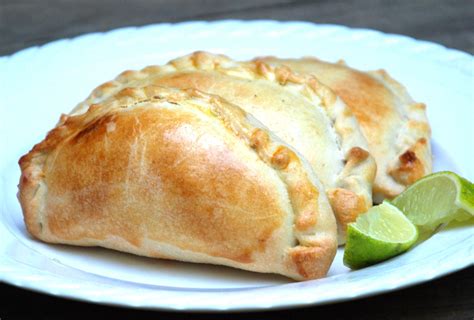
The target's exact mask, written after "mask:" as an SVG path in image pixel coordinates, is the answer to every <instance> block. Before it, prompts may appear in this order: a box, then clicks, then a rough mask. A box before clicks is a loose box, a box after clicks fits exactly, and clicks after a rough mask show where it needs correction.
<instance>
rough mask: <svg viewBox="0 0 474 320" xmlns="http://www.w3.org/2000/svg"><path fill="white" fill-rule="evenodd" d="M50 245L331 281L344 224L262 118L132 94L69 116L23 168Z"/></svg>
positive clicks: (27, 209) (212, 100)
mask: <svg viewBox="0 0 474 320" xmlns="http://www.w3.org/2000/svg"><path fill="white" fill-rule="evenodd" d="M20 166H21V170H22V176H21V179H20V185H19V200H20V203H21V206H22V209H23V212H24V217H25V222H26V226H27V228H28V231H29V232H30V233H31V234H32V235H34V236H35V237H36V238H38V239H41V240H43V241H46V242H52V243H65V244H72V245H80V246H102V247H106V248H111V249H115V250H120V251H125V252H130V253H134V254H138V255H143V256H149V257H159V258H166V259H175V260H183V261H190V262H200V263H212V264H220V265H227V266H232V267H236V268H241V269H246V270H251V271H258V272H267V273H278V274H282V275H285V276H288V277H291V278H293V279H296V280H305V279H314V278H319V277H323V276H324V275H325V274H326V273H327V270H328V269H329V267H330V265H331V262H332V260H333V258H334V256H335V253H336V249H337V239H336V238H337V231H336V230H337V229H336V222H335V219H334V216H333V213H332V210H331V207H330V204H329V201H328V199H327V197H326V195H325V193H324V192H323V190H324V189H323V188H322V185H321V184H320V182H319V181H318V179H317V178H316V176H315V175H314V174H313V172H312V169H311V167H310V165H309V164H308V163H307V162H306V160H305V159H304V158H302V157H301V156H299V155H298V153H297V152H296V151H295V150H293V149H292V148H291V147H290V146H287V145H286V144H285V143H284V142H282V141H281V140H279V139H278V138H277V137H276V136H274V135H273V134H272V133H271V132H269V131H268V130H267V129H266V128H265V127H264V126H263V125H262V124H261V123H260V122H258V121H257V120H256V119H255V118H253V117H252V116H251V115H250V114H247V113H245V112H244V111H243V110H241V109H240V108H238V107H237V106H234V105H231V104H229V103H228V102H226V101H225V100H223V99H221V98H219V97H217V96H210V95H207V94H204V93H201V92H199V91H197V90H185V91H184V90H176V89H166V88H162V87H156V86H148V87H143V88H125V89H122V90H120V91H119V92H118V93H116V94H115V95H112V96H111V97H109V98H108V99H106V100H104V101H102V102H101V103H100V104H98V105H92V106H91V107H90V108H89V109H88V110H87V111H86V112H85V113H82V114H80V115H75V116H62V117H61V120H60V122H59V124H58V125H57V127H56V128H55V129H53V130H52V131H51V132H49V134H48V135H47V137H46V138H45V140H44V141H42V142H41V143H39V144H37V145H36V146H35V147H34V148H33V149H32V150H31V151H30V152H29V153H28V154H27V155H25V156H23V157H22V158H21V159H20Z"/></svg>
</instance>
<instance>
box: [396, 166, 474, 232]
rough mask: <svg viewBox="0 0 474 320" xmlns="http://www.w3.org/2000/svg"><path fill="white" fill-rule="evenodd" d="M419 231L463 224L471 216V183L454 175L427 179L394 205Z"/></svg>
mask: <svg viewBox="0 0 474 320" xmlns="http://www.w3.org/2000/svg"><path fill="white" fill-rule="evenodd" d="M392 203H393V204H394V205H395V206H397V207H398V208H399V209H400V210H402V211H403V212H404V213H405V215H406V216H407V217H408V219H410V220H411V221H412V222H413V223H414V224H415V225H416V226H418V228H419V229H420V231H422V232H432V231H433V230H434V229H436V228H437V227H438V226H439V225H440V224H443V223H449V222H450V221H453V220H456V221H464V220H467V219H469V218H470V217H473V216H474V184H472V183H471V182H469V181H467V180H466V179H464V178H462V177H460V176H458V175H457V174H455V173H453V172H448V171H444V172H438V173H434V174H431V175H429V176H426V177H424V178H422V179H420V180H418V181H417V182H415V183H414V184H413V185H411V186H410V187H409V188H408V189H406V190H405V191H404V192H403V193H401V194H400V195H399V196H398V197H396V198H395V199H394V200H393V202H392Z"/></svg>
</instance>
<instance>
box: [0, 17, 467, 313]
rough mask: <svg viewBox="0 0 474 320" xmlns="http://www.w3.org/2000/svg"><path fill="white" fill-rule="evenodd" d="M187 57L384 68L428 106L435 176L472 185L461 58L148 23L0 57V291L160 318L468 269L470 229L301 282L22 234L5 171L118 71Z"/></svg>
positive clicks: (267, 304)
mask: <svg viewBox="0 0 474 320" xmlns="http://www.w3.org/2000/svg"><path fill="white" fill-rule="evenodd" d="M195 50H208V51H212V52H221V53H225V54H227V55H230V56H231V57H233V58H236V59H248V58H252V57H254V56H258V55H277V56H281V57H298V56H304V55H316V56H318V57H320V58H323V59H326V60H330V61H335V60H337V59H340V58H343V59H345V60H346V61H347V63H349V65H351V66H354V67H356V68H360V69H377V68H384V69H386V70H388V71H389V73H390V74H391V75H393V76H394V77H395V78H396V79H398V80H400V81H401V82H402V83H404V84H405V85H406V86H407V87H408V88H409V91H410V93H411V94H412V95H413V97H414V98H415V100H417V101H423V102H425V103H427V105H428V114H429V118H430V121H431V124H432V128H433V147H434V154H435V168H436V170H441V169H450V170H453V171H456V172H458V173H460V174H462V175H464V176H465V177H467V178H469V179H470V180H473V178H474V171H473V169H474V168H473V166H472V159H474V154H473V152H474V148H473V145H472V141H473V138H474V132H473V129H472V126H471V125H472V122H473V120H474V108H473V107H474V106H473V86H472V84H473V75H472V73H473V57H472V56H471V55H468V54H466V53H462V52H460V51H455V50H450V49H446V48H444V47H442V46H440V45H437V44H433V43H428V42H422V41H416V40H413V39H410V38H407V37H403V36H397V35H386V34H382V33H380V32H376V31H370V30H361V29H348V28H345V27H340V26H332V25H315V24H310V23H301V22H288V23H280V22H274V21H253V22H241V21H221V22H213V23H206V22H190V23H180V24H159V25H152V26H147V27H141V28H125V29H119V30H116V31H112V32H107V33H97V34H89V35H85V36H81V37H78V38H75V39H72V40H60V41H55V42H53V43H50V44H47V45H45V46H42V47H35V48H30V49H26V50H23V51H21V52H18V53H16V54H14V55H13V56H10V57H3V58H0V121H1V126H0V176H1V180H0V280H2V281H5V282H7V283H10V284H14V285H17V286H20V287H25V288H29V289H33V290H37V291H41V292H45V293H49V294H53V295H59V296H63V297H70V298H74V299H80V300H85V301H92V302H98V303H105V304H116V305H122V306H131V307H139V308H151V309H166V310H208V311H209V310H213V311H219V310H264V309H273V308H284V307H293V306H304V305H315V304H323V303H329V302H336V301H343V300H349V299H354V298H358V297H363V296H369V295H374V294H378V293H382V292H387V291H390V290H394V289H398V288H401V287H405V286H409V285H413V284H416V283H420V282H424V281H428V280H430V279H433V278H436V277H439V276H441V275H444V274H447V273H450V272H454V271H456V270H459V269H461V268H464V267H466V266H468V265H471V264H473V262H474V253H473V251H474V250H473V245H474V241H473V233H474V232H473V227H472V226H471V227H463V228H458V229H455V230H446V231H443V232H440V233H438V234H436V235H435V236H433V237H432V238H431V239H430V240H428V241H426V242H424V243H422V244H421V245H419V246H417V247H415V248H414V249H413V250H411V251H410V252H408V253H406V254H403V255H401V256H399V257H396V258H394V259H391V260H389V261H386V262H384V263H381V264H378V265H375V266H372V267H369V268H366V269H363V270H360V271H354V272H350V271H349V270H348V269H347V268H345V267H344V266H343V265H342V250H341V249H340V250H339V252H338V255H337V257H336V259H335V262H334V264H333V266H332V268H331V270H330V272H329V275H328V277H327V278H325V279H321V280H315V281H307V282H301V283H295V282H291V281H289V280H287V279H285V278H283V277H279V276H272V275H261V274H256V273H250V272H245V271H239V270H234V269H230V268H226V267H218V266H208V265H195V264H187V263H180V262H173V261H162V260H154V259H148V258H141V257H137V256H132V255H128V254H123V253H119V252H113V251H108V250H105V249H98V248H76V247H68V246H59V245H48V244H43V243H40V242H37V241H35V240H33V239H32V238H31V237H30V236H29V235H28V234H27V232H26V230H25V227H24V225H23V221H22V214H21V209H20V206H19V204H18V201H17V200H16V191H17V189H16V185H17V182H18V178H19V176H20V171H19V168H18V165H17V161H18V159H19V157H20V156H21V155H23V154H24V153H26V152H27V151H28V150H29V149H30V148H31V147H32V146H33V145H34V144H35V143H37V142H39V141H40V140H41V139H42V138H43V137H44V135H45V133H46V132H47V130H49V129H51V128H52V127H53V126H54V125H55V123H56V121H57V119H58V117H59V114H60V113H61V112H68V111H69V110H70V109H72V107H73V106H75V104H76V103H77V102H79V101H80V100H82V99H83V98H85V97H86V96H87V95H88V93H89V92H90V91H91V90H92V89H93V88H94V87H95V86H96V85H98V84H100V83H102V82H104V81H106V80H109V79H112V78H113V77H115V76H116V75H117V74H118V73H120V72H121V71H123V70H125V69H138V68H142V67H144V66H146V65H149V64H161V63H165V62H167V61H168V60H169V59H172V58H174V57H177V56H180V55H183V54H187V53H190V52H192V51H195Z"/></svg>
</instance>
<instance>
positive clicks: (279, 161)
mask: <svg viewBox="0 0 474 320" xmlns="http://www.w3.org/2000/svg"><path fill="white" fill-rule="evenodd" d="M290 159H291V158H290V154H289V152H288V148H286V147H283V146H280V147H278V149H277V150H276V151H275V152H274V153H273V156H272V165H273V166H275V167H276V168H278V169H280V170H282V169H286V167H288V164H289V163H290Z"/></svg>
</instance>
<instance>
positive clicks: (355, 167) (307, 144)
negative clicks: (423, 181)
mask: <svg viewBox="0 0 474 320" xmlns="http://www.w3.org/2000/svg"><path fill="white" fill-rule="evenodd" d="M150 84H152V85H159V86H167V87H174V88H182V89H186V88H193V89H198V90H201V91H204V92H207V93H210V94H215V95H218V96H221V97H223V98H224V99H226V100H227V101H230V102H231V103H233V104H236V105H238V106H239V107H241V108H242V109H244V110H245V111H247V112H249V113H251V114H252V115H254V116H255V117H256V118H257V119H259V120H260V121H261V122H262V123H263V124H264V125H265V126H266V127H268V128H269V129H270V130H272V131H273V132H275V134H276V135H277V136H279V137H280V138H281V139H282V140H283V141H285V142H286V143H287V144H289V145H291V146H293V147H294V148H295V149H296V150H297V151H298V152H299V153H301V154H302V155H303V156H304V157H305V158H306V159H307V160H308V161H309V163H310V164H311V166H312V168H313V170H314V172H315V173H316V175H317V176H318V178H319V179H320V180H321V182H322V183H323V186H324V187H325V188H326V191H327V195H328V197H329V200H330V202H331V205H332V208H333V211H334V213H335V215H336V218H337V221H338V226H339V243H340V244H342V243H344V242H345V231H346V227H347V224H348V223H350V222H352V221H354V220H355V219H356V218H357V216H358V215H359V214H361V213H363V212H366V211H367V210H368V208H369V207H371V206H372V183H373V180H374V177H375V170H376V167H375V161H374V159H373V158H372V156H371V155H370V154H369V153H368V152H367V150H368V145H367V142H366V140H365V138H364V136H363V134H362V131H361V130H360V128H359V125H358V123H357V121H356V119H355V117H354V116H353V115H352V113H351V111H350V110H349V108H348V107H347V106H346V105H345V104H344V102H343V101H342V100H341V99H340V98H339V97H338V96H336V95H335V94H334V93H333V92H332V91H331V90H330V89H329V88H328V87H326V86H325V85H323V84H322V83H320V82H319V81H318V80H317V79H315V78H314V77H311V76H304V75H297V74H295V73H293V72H292V71H291V70H290V69H288V68H287V67H272V66H270V65H269V64H266V63H264V62H261V61H257V62H237V61H234V60H231V59H230V58H228V57H226V56H223V55H215V54H210V53H206V52H196V53H193V54H191V55H187V56H184V57H181V58H178V59H175V60H172V61H171V62H169V63H168V64H166V65H163V66H149V67H146V68H144V69H143V70H140V71H126V72H123V73H122V74H121V75H119V76H118V77H117V78H116V79H115V80H113V81H110V82H107V83H105V84H103V85H101V86H99V87H98V88H96V89H95V90H94V91H93V92H92V94H91V95H90V96H89V97H88V98H87V99H86V100H85V101H84V102H82V103H81V104H79V105H78V106H77V107H76V108H75V109H74V110H73V111H72V113H71V114H81V113H82V112H84V111H85V110H87V108H88V107H89V106H90V105H91V104H94V103H98V102H100V101H102V100H103V99H106V98H107V97H109V96H110V95H113V94H114V93H116V92H117V91H119V90H122V89H123V88H127V87H140V86H143V85H150Z"/></svg>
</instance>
